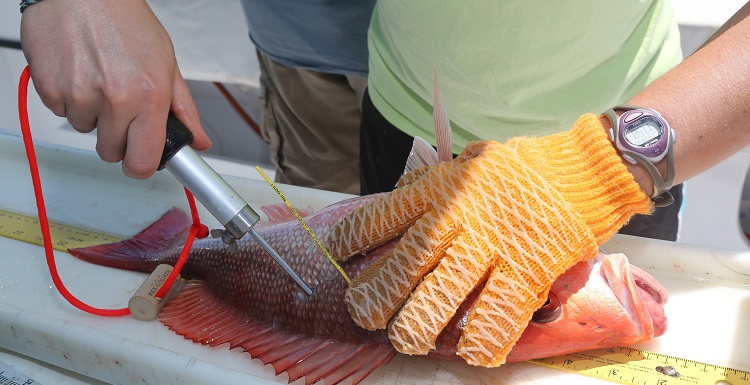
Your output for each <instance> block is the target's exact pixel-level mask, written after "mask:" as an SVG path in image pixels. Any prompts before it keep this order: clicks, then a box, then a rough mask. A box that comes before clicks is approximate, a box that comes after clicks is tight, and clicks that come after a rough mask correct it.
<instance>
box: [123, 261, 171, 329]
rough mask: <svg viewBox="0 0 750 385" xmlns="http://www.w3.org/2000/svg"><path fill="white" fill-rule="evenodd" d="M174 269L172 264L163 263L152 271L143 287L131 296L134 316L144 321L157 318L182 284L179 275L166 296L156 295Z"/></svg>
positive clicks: (130, 303)
mask: <svg viewBox="0 0 750 385" xmlns="http://www.w3.org/2000/svg"><path fill="white" fill-rule="evenodd" d="M172 269H173V267H172V266H170V265H166V264H162V265H159V266H157V267H156V269H154V271H153V272H151V275H149V277H148V278H147V279H146V281H145V282H143V284H142V285H141V287H139V288H138V291H136V292H135V294H134V295H133V297H131V298H130V301H128V309H130V314H131V315H132V316H133V317H135V318H138V319H139V320H143V321H153V320H155V319H156V317H157V316H158V315H159V312H160V311H161V309H162V308H163V307H164V305H166V303H167V301H168V300H169V299H170V298H171V297H172V295H173V294H174V293H175V292H176V291H177V288H178V287H179V286H180V279H179V277H178V278H177V279H175V281H174V283H173V284H172V287H170V288H169V290H168V291H167V293H166V294H165V295H164V298H156V297H155V296H154V295H155V294H156V293H157V292H158V291H159V288H161V286H162V285H163V284H164V282H165V281H166V280H167V277H169V274H170V273H172Z"/></svg>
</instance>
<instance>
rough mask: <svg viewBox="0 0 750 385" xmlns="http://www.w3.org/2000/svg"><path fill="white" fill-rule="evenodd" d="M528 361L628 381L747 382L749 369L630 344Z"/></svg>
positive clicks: (662, 384) (640, 384)
mask: <svg viewBox="0 0 750 385" xmlns="http://www.w3.org/2000/svg"><path fill="white" fill-rule="evenodd" d="M529 362H531V363H534V364H537V365H542V366H546V367H550V368H555V369H562V370H565V371H568V372H571V373H577V374H583V375H586V376H589V377H594V378H599V379H603V380H608V381H611V382H616V383H620V384H628V385H676V384H701V385H703V384H706V385H750V372H746V371H743V370H737V369H731V368H727V367H723V366H718V365H711V364H705V363H702V362H697V361H693V360H687V359H684V358H678V357H674V356H669V355H666V354H659V353H652V352H647V351H644V350H638V349H631V348H610V349H598V350H592V351H588V352H580V353H571V354H566V355H563V356H558V357H550V358H540V359H536V360H531V361H529Z"/></svg>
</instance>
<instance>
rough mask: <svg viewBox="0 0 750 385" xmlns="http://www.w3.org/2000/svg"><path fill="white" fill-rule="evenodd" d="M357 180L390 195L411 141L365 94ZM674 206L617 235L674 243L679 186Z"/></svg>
mask: <svg viewBox="0 0 750 385" xmlns="http://www.w3.org/2000/svg"><path fill="white" fill-rule="evenodd" d="M359 135H360V136H359V144H360V152H359V169H360V173H359V177H360V193H361V194H362V195H366V194H374V193H378V192H384V191H391V190H393V188H394V187H395V185H396V182H398V179H399V178H400V177H401V175H402V174H403V172H404V165H405V164H406V158H407V157H409V152H410V151H411V146H412V142H413V141H414V138H413V137H411V136H409V135H407V134H405V133H404V132H402V131H401V130H399V129H398V128H396V127H395V126H393V125H392V124H391V123H389V122H388V121H387V120H386V119H385V118H384V117H383V115H381V114H380V112H379V111H378V110H377V109H376V108H375V106H374V105H373V104H372V100H370V95H369V94H368V93H367V92H365V96H364V99H363V101H362V124H361V126H360V134H359ZM670 192H671V193H672V196H673V197H674V203H672V204H671V205H669V206H667V207H659V208H656V210H654V213H653V214H651V215H639V214H637V215H635V216H634V217H633V218H632V219H631V220H630V222H628V224H626V225H625V226H623V227H622V228H621V229H620V231H619V233H620V234H628V235H635V236H639V237H644V238H653V239H663V240H667V241H675V240H677V231H678V229H679V223H680V222H679V212H680V207H681V206H682V185H677V186H674V187H672V190H670Z"/></svg>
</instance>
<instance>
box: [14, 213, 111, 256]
mask: <svg viewBox="0 0 750 385" xmlns="http://www.w3.org/2000/svg"><path fill="white" fill-rule="evenodd" d="M49 229H50V236H51V237H52V247H53V248H54V249H55V250H60V251H65V252H67V251H68V249H74V248H78V247H89V246H96V245H101V244H103V243H112V242H118V241H121V240H122V239H120V238H117V237H114V236H111V235H107V234H103V233H98V232H96V231H92V230H86V229H81V228H78V227H75V226H69V225H65V224H61V223H55V222H49ZM0 236H4V237H7V238H12V239H15V240H19V241H22V242H27V243H31V244H34V245H39V246H42V245H43V244H44V240H43V239H42V230H41V229H40V228H39V219H37V218H34V217H30V216H28V215H23V214H18V213H14V212H11V211H5V210H0Z"/></svg>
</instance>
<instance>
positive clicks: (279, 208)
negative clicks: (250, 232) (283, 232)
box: [258, 203, 315, 227]
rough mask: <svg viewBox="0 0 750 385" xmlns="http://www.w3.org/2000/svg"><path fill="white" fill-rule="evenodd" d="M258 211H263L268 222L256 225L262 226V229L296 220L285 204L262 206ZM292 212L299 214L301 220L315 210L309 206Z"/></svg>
mask: <svg viewBox="0 0 750 385" xmlns="http://www.w3.org/2000/svg"><path fill="white" fill-rule="evenodd" d="M260 209H261V211H263V214H266V216H267V217H268V221H263V222H260V223H258V225H262V227H267V226H273V225H278V224H280V223H286V222H289V221H296V220H297V217H295V216H294V213H292V210H291V209H290V208H289V206H287V205H286V203H273V204H270V205H263V206H261V207H260ZM294 210H296V211H297V214H299V215H300V216H301V217H302V218H304V217H307V216H309V215H310V214H312V213H314V212H315V209H313V208H312V207H309V206H308V207H304V208H300V207H295V208H294Z"/></svg>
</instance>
